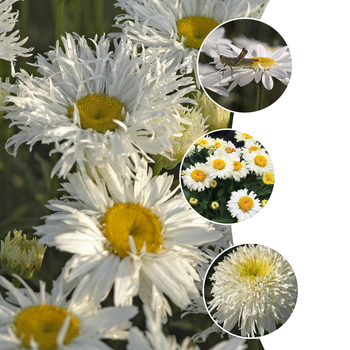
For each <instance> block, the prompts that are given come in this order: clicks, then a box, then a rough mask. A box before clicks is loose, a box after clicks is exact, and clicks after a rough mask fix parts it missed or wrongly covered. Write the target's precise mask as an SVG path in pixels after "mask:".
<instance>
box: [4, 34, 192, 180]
mask: <svg viewBox="0 0 350 350" xmlns="http://www.w3.org/2000/svg"><path fill="white" fill-rule="evenodd" d="M61 40H62V42H63V46H64V49H62V48H60V47H59V43H58V42H57V46H56V49H54V50H51V51H49V52H48V53H47V57H43V56H41V55H38V57H37V62H36V64H35V66H36V67H37V69H38V72H39V73H40V74H41V77H34V76H30V75H29V74H28V73H27V72H25V71H23V70H22V71H21V72H20V73H18V74H17V78H18V83H17V84H16V85H15V86H14V87H13V92H14V95H10V96H8V97H7V101H6V102H8V103H10V105H8V107H5V109H6V111H7V112H8V114H7V115H6V118H8V119H10V120H11V121H12V123H11V126H12V125H16V126H17V127H18V128H19V129H20V131H19V132H18V133H16V134H15V135H13V136H12V137H11V138H10V139H9V140H8V141H7V144H6V147H7V149H8V150H11V151H12V152H13V153H14V154H16V153H17V149H18V147H19V146H20V145H21V144H23V143H26V144H28V145H29V146H30V149H32V147H33V145H34V144H35V143H36V142H38V141H41V142H42V143H45V144H52V145H53V147H54V148H53V150H52V153H56V152H57V153H61V154H62V155H61V158H60V160H59V161H58V162H57V163H56V165H55V166H54V168H53V170H52V173H56V172H58V175H59V176H66V175H67V173H68V172H69V171H70V170H71V168H72V167H73V165H74V164H75V163H77V164H78V165H79V166H80V167H82V166H83V163H84V162H85V161H86V162H88V163H89V164H90V165H91V166H93V165H98V164H102V163H104V162H105V161H106V160H108V159H110V158H111V159H114V158H116V159H118V160H119V166H118V169H119V172H120V173H121V174H124V173H125V172H126V171H127V167H126V165H128V166H129V167H131V168H133V167H134V168H136V167H137V166H138V165H139V158H140V157H139V154H142V155H144V156H146V153H147V154H161V155H164V156H166V157H169V154H171V153H172V147H173V143H174V142H173V141H171V140H170V137H172V136H177V135H178V133H179V132H180V131H181V128H182V127H181V125H180V121H181V118H180V116H179V113H178V108H182V107H181V106H180V104H181V103H184V102H189V103H191V102H193V100H191V99H188V98H186V97H184V96H185V95H186V94H187V93H188V92H190V91H192V90H193V89H194V86H188V84H190V83H191V82H192V79H188V78H181V77H180V76H178V75H177V74H176V72H175V71H174V70H169V69H168V63H167V62H163V61H162V59H161V57H159V56H157V57H156V56H153V57H148V63H147V64H142V63H143V62H144V59H143V56H144V55H145V53H144V52H142V53H141V54H140V56H133V54H132V52H133V48H132V45H131V43H130V42H128V41H125V40H123V39H122V40H121V41H120V42H119V44H118V45H117V47H116V49H115V51H110V40H109V39H106V38H104V37H103V36H102V37H101V38H100V39H99V40H97V37H95V38H94V39H93V40H91V44H92V45H93V46H94V50H93V49H91V48H90V46H89V43H88V41H87V40H86V39H85V38H84V37H80V36H78V35H77V34H75V35H71V34H66V37H61ZM149 160H150V158H149ZM118 169H116V170H118Z"/></svg>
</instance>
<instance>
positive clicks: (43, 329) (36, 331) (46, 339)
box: [14, 304, 79, 350]
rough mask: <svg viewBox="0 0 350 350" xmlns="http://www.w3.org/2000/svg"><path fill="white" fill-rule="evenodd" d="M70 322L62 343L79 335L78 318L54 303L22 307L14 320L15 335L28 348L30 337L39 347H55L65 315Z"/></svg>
mask: <svg viewBox="0 0 350 350" xmlns="http://www.w3.org/2000/svg"><path fill="white" fill-rule="evenodd" d="M68 315H69V316H70V323H69V327H68V330H67V334H66V336H65V338H64V341H63V343H64V344H65V345H67V344H68V343H69V342H70V341H71V340H72V339H73V338H75V337H76V336H77V335H79V320H78V318H77V317H75V316H73V315H72V314H71V313H69V312H68V311H67V310H66V309H61V308H60V307H58V306H56V305H46V304H45V305H37V306H31V307H28V308H27V309H24V310H23V311H21V312H20V313H19V315H18V316H17V318H16V321H15V322H14V326H15V327H16V335H17V337H18V338H20V339H21V341H22V344H23V346H24V347H26V348H28V349H30V348H31V347H30V345H29V344H30V339H31V338H33V339H34V340H35V342H36V343H38V344H39V348H40V349H45V350H54V349H57V344H56V339H57V335H58V333H59V331H60V329H61V327H62V325H63V322H64V320H65V319H66V317H67V316H68Z"/></svg>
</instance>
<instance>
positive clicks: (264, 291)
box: [208, 245, 297, 337]
mask: <svg viewBox="0 0 350 350" xmlns="http://www.w3.org/2000/svg"><path fill="white" fill-rule="evenodd" d="M214 269H215V272H214V274H213V275H212V276H211V277H210V279H211V280H212V281H213V288H212V290H211V294H212V295H213V299H212V300H210V301H209V302H208V305H209V312H211V313H213V318H214V319H215V321H216V322H217V323H219V324H221V325H222V327H223V328H224V329H225V330H226V331H231V330H232V329H233V327H234V326H236V325H237V326H238V327H239V330H240V335H241V336H243V337H254V336H258V335H260V336H262V335H264V334H265V332H268V333H271V332H273V331H274V330H276V327H277V326H278V325H281V324H283V323H285V322H286V321H287V319H288V318H289V316H290V315H291V314H292V312H293V309H294V307H295V303H296V299H297V281H296V277H295V274H294V272H293V269H292V267H291V266H290V264H289V263H288V261H287V260H286V259H285V258H284V257H283V256H282V255H281V254H279V253H278V252H276V251H274V250H273V249H271V248H268V247H265V246H262V245H256V246H254V245H245V246H239V247H237V249H235V250H233V251H232V252H230V253H228V254H227V255H226V257H225V258H224V260H223V261H221V262H219V263H218V264H217V266H215V268H214Z"/></svg>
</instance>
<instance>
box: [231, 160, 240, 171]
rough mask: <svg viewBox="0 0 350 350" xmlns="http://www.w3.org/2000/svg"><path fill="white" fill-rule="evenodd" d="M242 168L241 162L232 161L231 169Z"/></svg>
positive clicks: (237, 169) (238, 169)
mask: <svg viewBox="0 0 350 350" xmlns="http://www.w3.org/2000/svg"><path fill="white" fill-rule="evenodd" d="M241 169H242V163H241V162H237V161H236V160H235V161H233V170H234V171H240V170H241Z"/></svg>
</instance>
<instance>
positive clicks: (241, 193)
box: [227, 188, 262, 222]
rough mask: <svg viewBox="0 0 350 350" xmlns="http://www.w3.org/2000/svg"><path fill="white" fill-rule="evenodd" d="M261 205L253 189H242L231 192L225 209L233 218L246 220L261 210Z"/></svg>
mask: <svg viewBox="0 0 350 350" xmlns="http://www.w3.org/2000/svg"><path fill="white" fill-rule="evenodd" d="M261 208H262V206H261V203H260V200H259V198H256V194H255V193H254V192H253V191H250V193H249V194H248V190H247V189H246V188H245V189H242V190H238V191H234V192H232V193H231V196H230V200H229V201H228V202H227V210H228V211H229V212H230V214H231V216H232V217H233V218H237V220H238V221H239V222H241V221H244V220H248V219H250V218H251V217H252V216H254V215H255V214H257V213H258V212H259V211H260V210H261Z"/></svg>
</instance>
